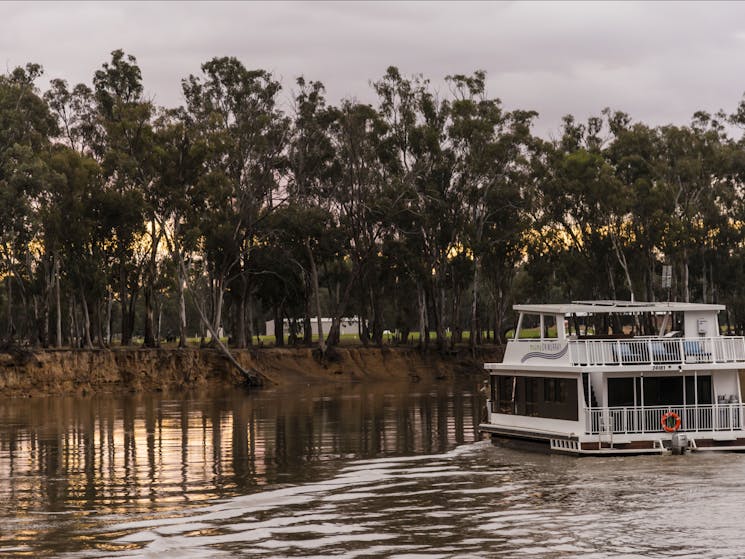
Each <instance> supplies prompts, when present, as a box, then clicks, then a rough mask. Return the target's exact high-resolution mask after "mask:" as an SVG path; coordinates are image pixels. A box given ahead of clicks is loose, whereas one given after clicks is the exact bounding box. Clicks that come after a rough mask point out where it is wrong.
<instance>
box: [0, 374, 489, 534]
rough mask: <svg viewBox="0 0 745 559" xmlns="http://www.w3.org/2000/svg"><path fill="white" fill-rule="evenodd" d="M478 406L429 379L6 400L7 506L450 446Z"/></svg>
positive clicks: (268, 479) (58, 506) (213, 484)
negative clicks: (250, 390) (423, 381)
mask: <svg viewBox="0 0 745 559" xmlns="http://www.w3.org/2000/svg"><path fill="white" fill-rule="evenodd" d="M412 389H413V390H412ZM478 415H479V404H478V392H477V391H476V390H472V391H470V392H463V391H462V390H454V391H451V392H450V393H449V392H448V390H447V387H440V386H431V387H428V386H420V385H413V386H412V385H405V386H401V387H392V386H389V387H376V386H345V387H339V388H325V389H311V388H310V387H309V388H308V389H306V390H302V391H294V392H291V391H288V392H279V391H263V392H255V393H250V394H249V393H245V392H242V391H236V390H205V391H204V392H198V393H197V392H195V393H187V394H183V395H180V394H179V395H176V396H174V397H164V396H163V395H162V394H157V393H156V394H127V395H123V396H114V395H101V396H96V397H91V398H83V397H80V398H73V397H65V398H45V399H28V400H22V401H21V400H6V401H5V402H3V403H2V404H0V475H2V476H3V477H4V478H5V479H6V480H7V482H6V483H4V484H2V486H0V497H2V502H1V503H0V513H3V512H4V513H5V515H6V516H11V515H15V514H21V513H23V512H24V511H25V512H30V511H34V510H44V511H62V510H79V511H86V510H89V511H92V510H95V511H96V512H97V513H116V512H123V511H126V512H128V513H132V512H136V511H152V510H164V509H169V508H179V507H182V506H183V505H184V503H185V502H194V501H199V500H202V499H208V498H214V497H217V496H221V495H228V494H233V493H235V492H245V491H246V490H248V491H251V490H252V489H251V488H252V487H255V486H257V485H259V484H265V483H277V482H281V483H284V482H293V483H299V482H303V481H306V480H308V479H313V477H314V476H315V475H317V473H318V468H323V467H334V466H333V464H334V461H335V460H340V459H348V458H349V457H373V456H377V455H381V454H409V453H436V452H441V451H444V450H446V449H447V448H449V447H451V446H452V445H454V444H455V443H462V442H465V441H468V440H473V437H474V430H475V426H476V425H477V423H478ZM328 465H330V466H328ZM47 535H49V536H50V537H53V536H52V535H51V534H48V533H47ZM57 549H58V548H57Z"/></svg>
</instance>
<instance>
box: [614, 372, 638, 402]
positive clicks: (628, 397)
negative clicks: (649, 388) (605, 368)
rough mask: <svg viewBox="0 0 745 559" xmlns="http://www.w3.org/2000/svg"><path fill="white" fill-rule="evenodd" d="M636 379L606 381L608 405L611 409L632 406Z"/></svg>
mask: <svg viewBox="0 0 745 559" xmlns="http://www.w3.org/2000/svg"><path fill="white" fill-rule="evenodd" d="M635 381H636V379H634V378H633V377H628V378H609V379H608V405H609V406H610V407H612V408H614V407H621V406H633V405H634V404H635V403H636V402H634V383H635Z"/></svg>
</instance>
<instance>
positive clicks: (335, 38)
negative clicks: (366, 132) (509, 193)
mask: <svg viewBox="0 0 745 559" xmlns="http://www.w3.org/2000/svg"><path fill="white" fill-rule="evenodd" d="M117 48H121V49H124V50H125V52H127V53H129V54H133V55H135V56H136V57H137V60H138V63H139V65H140V67H141V68H142V73H143V80H144V84H145V88H146V91H147V92H148V94H149V96H151V97H152V98H154V100H155V102H156V103H158V104H160V105H166V106H175V105H179V104H181V103H182V97H181V88H180V81H181V79H182V78H184V77H185V76H188V75H189V74H191V73H198V72H199V67H200V65H201V64H202V63H203V62H204V61H206V60H208V59H210V58H212V57H214V56H224V55H229V56H236V57H238V58H239V59H240V60H241V61H242V62H243V63H244V64H245V65H246V66H247V67H248V68H264V69H267V70H269V71H271V72H272V73H274V74H275V76H277V77H278V78H280V79H281V81H282V82H283V84H284V86H285V88H286V89H287V91H286V92H285V95H286V98H287V99H289V97H290V93H289V90H291V88H292V85H293V82H294V79H295V77H296V76H298V75H301V74H302V75H304V76H305V77H306V78H308V79H314V80H320V81H322V82H323V83H324V84H325V85H326V89H327V93H328V98H329V100H330V101H331V102H337V101H338V100H339V99H341V98H343V97H356V98H357V99H359V100H361V101H369V102H372V101H374V96H373V94H372V92H371V90H370V87H369V81H370V80H374V79H377V78H378V77H379V76H381V75H382V74H383V73H384V72H385V69H386V68H387V67H388V66H390V65H395V66H398V67H399V68H400V70H401V71H402V72H403V73H404V74H415V73H422V74H424V75H425V76H426V77H428V78H430V79H431V80H432V82H433V83H434V84H436V86H437V87H438V88H439V89H441V90H442V91H443V94H444V93H445V86H443V85H442V83H443V82H442V78H443V77H444V76H446V75H448V74H452V73H470V72H472V71H473V70H475V69H483V70H486V72H487V74H488V87H489V94H490V95H492V96H496V97H499V98H501V99H502V101H503V103H504V105H505V106H506V107H507V108H508V109H514V108H520V109H533V110H536V111H538V112H539V113H540V119H539V121H538V123H537V126H536V131H537V132H538V133H540V134H542V135H544V136H547V135H551V136H556V135H558V131H559V128H560V122H561V117H562V115H565V114H567V113H571V114H574V115H575V116H576V117H577V118H580V119H583V120H584V119H585V118H586V117H587V116H589V115H592V114H598V113H599V112H600V111H601V110H602V109H603V107H606V106H610V107H611V108H613V109H619V110H624V111H626V112H628V113H630V114H631V116H632V117H633V118H634V119H635V120H641V121H644V122H647V123H649V124H666V123H675V124H686V123H688V122H689V121H690V117H691V115H692V114H693V113H694V112H695V111H696V110H708V111H711V112H714V111H716V110H718V109H720V108H724V109H726V110H728V111H732V110H734V108H735V107H736V105H737V103H738V102H739V100H740V98H741V96H742V94H743V91H745V72H743V68H745V3H734V2H733V3H726V2H725V3H713V2H708V3H703V2H702V3H694V2H683V3H673V2H662V3H630V2H621V3H607V2H597V3H590V2H579V3H558V2H557V3H554V2H549V3H540V2H526V3H521V2H502V3H486V2H475V3H461V2H459V3H446V2H414V3H401V2H396V3H385V2H371V3H364V2H349V3H345V2H329V3H312V2H299V3H276V2H271V3H258V2H252V3H248V2H246V3H240V2H226V3H216V2H209V3H197V2H195V3H187V2H164V3H158V2H150V3H145V2H133V3H109V2H100V3H94V2H83V3H51V2H43V3H42V2H40V3H6V2H0V62H1V63H2V64H3V65H4V68H3V70H4V69H11V68H13V67H15V66H17V65H23V64H25V63H26V62H29V61H31V62H38V63H41V64H42V65H43V66H44V68H45V70H46V74H45V76H44V77H43V78H42V81H41V82H39V84H38V85H39V86H40V87H41V88H42V89H45V88H46V86H47V84H48V80H49V79H51V78H55V77H62V78H65V79H67V80H68V81H69V82H71V83H77V82H80V81H82V82H85V83H88V84H90V83H91V78H92V75H93V72H94V71H95V70H96V69H97V68H99V67H100V65H101V64H102V63H103V62H105V61H107V60H109V59H110V56H109V53H110V52H111V51H112V50H114V49H117Z"/></svg>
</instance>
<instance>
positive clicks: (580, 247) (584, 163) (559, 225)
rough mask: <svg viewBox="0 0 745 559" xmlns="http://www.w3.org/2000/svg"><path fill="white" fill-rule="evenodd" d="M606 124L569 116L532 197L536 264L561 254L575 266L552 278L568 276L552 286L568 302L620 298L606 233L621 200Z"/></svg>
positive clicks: (597, 119) (547, 149) (545, 160)
mask: <svg viewBox="0 0 745 559" xmlns="http://www.w3.org/2000/svg"><path fill="white" fill-rule="evenodd" d="M603 124H604V123H603V119H602V118H600V117H591V118H590V119H588V121H587V124H578V123H576V121H575V120H574V118H573V117H571V116H567V117H565V118H564V129H563V134H562V137H561V138H560V139H559V140H558V141H556V142H554V143H553V145H550V146H544V147H545V151H544V154H543V155H542V156H541V159H542V160H543V161H542V165H541V171H542V174H541V180H540V185H536V186H535V188H534V189H533V193H532V196H533V209H534V214H533V215H534V217H535V218H536V228H535V229H536V233H537V237H538V238H537V239H533V240H532V242H531V246H532V250H531V254H532V259H533V260H541V259H545V258H547V257H548V258H552V259H556V258H557V257H558V256H557V255H560V257H561V258H562V259H564V260H567V259H568V260H569V261H571V263H567V265H562V266H557V265H554V266H553V268H554V274H556V273H558V272H559V271H561V270H563V272H564V273H563V275H562V276H561V277H559V276H555V277H554V281H555V282H556V283H562V284H563V285H564V286H565V297H566V296H569V297H572V298H574V299H577V298H594V299H604V298H617V297H618V292H619V288H618V287H617V285H618V282H619V277H618V273H617V267H616V256H617V255H616V253H614V249H613V242H612V239H611V237H610V235H608V229H609V223H610V220H611V219H612V218H613V211H614V210H613V208H619V207H621V206H622V204H623V200H622V193H621V189H620V188H619V182H618V179H617V177H616V175H615V170H614V168H613V166H612V165H611V164H610V163H609V162H608V161H607V159H606V157H605V154H604V151H603V150H604V148H605V147H606V146H605V144H606V141H605V139H604V138H602V137H601V132H602V131H603ZM536 191H537V192H536ZM535 210H537V213H536V211H535ZM615 211H618V210H615ZM554 264H556V263H555V262H554ZM621 281H623V280H621Z"/></svg>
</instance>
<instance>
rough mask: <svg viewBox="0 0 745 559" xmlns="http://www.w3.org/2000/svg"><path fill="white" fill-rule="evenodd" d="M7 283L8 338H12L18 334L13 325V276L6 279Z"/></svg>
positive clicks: (9, 275)
mask: <svg viewBox="0 0 745 559" xmlns="http://www.w3.org/2000/svg"><path fill="white" fill-rule="evenodd" d="M5 283H6V284H7V286H8V308H7V309H6V312H7V315H6V318H7V324H8V338H9V339H10V338H12V337H13V335H14V334H15V333H16V327H15V324H13V276H12V275H11V274H8V276H7V277H6V278H5Z"/></svg>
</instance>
